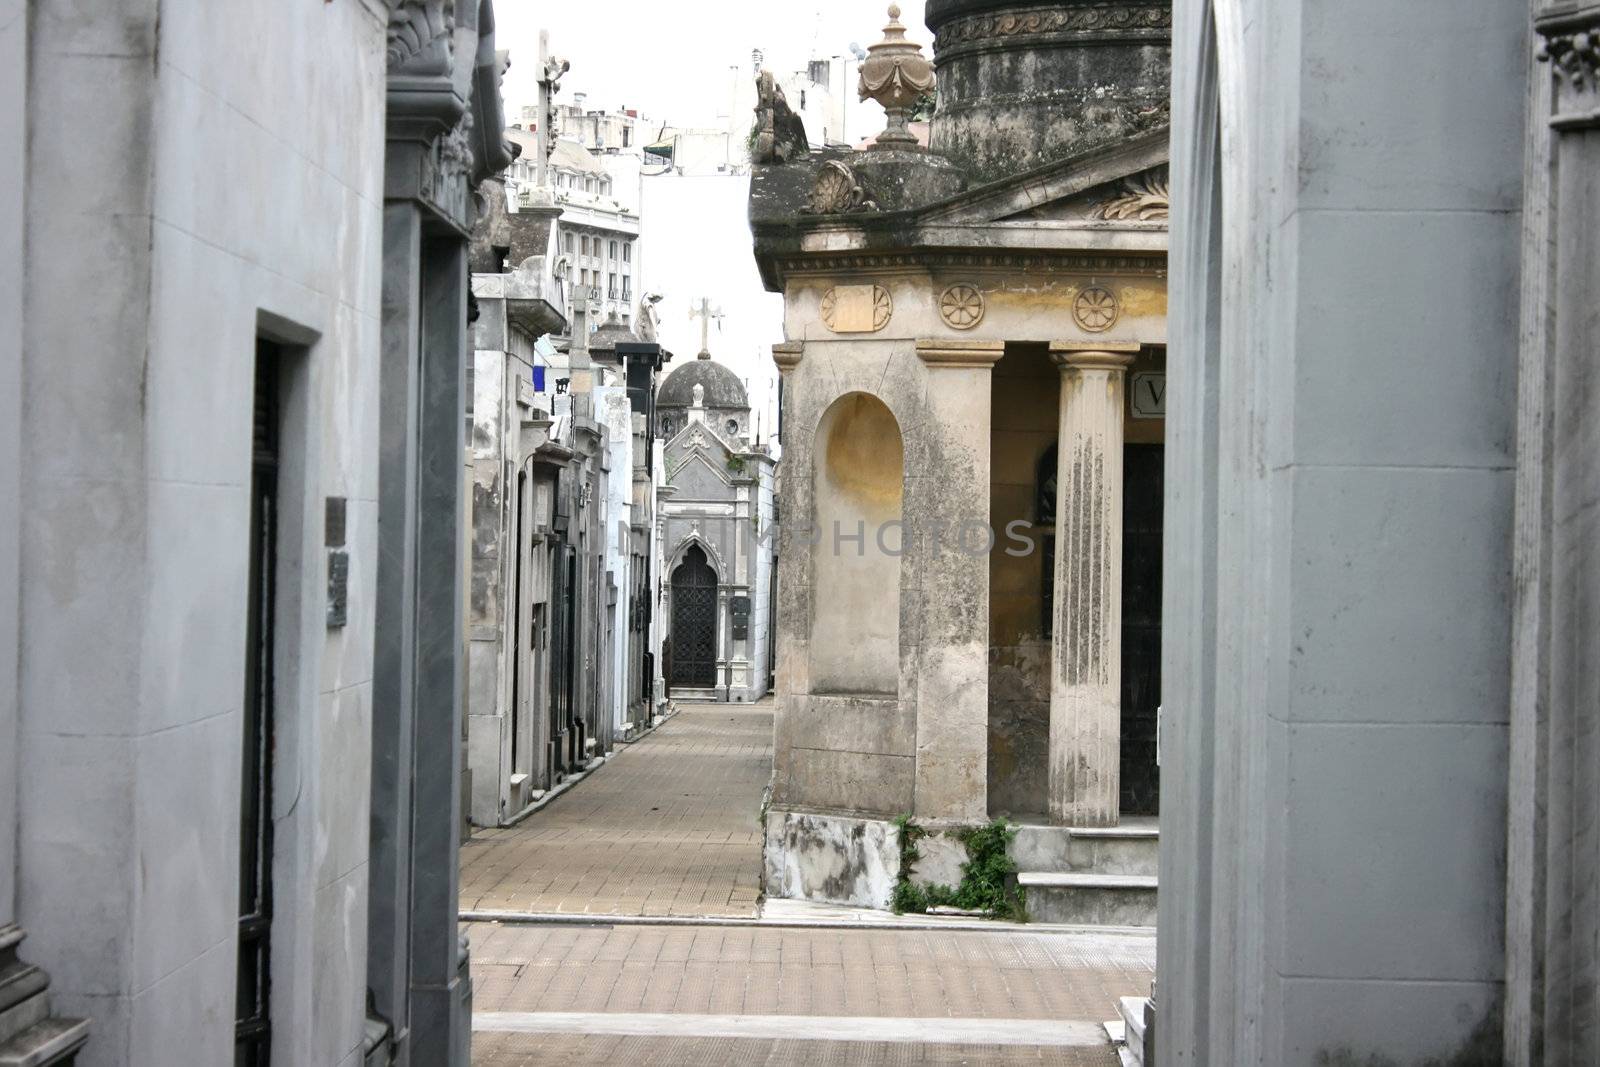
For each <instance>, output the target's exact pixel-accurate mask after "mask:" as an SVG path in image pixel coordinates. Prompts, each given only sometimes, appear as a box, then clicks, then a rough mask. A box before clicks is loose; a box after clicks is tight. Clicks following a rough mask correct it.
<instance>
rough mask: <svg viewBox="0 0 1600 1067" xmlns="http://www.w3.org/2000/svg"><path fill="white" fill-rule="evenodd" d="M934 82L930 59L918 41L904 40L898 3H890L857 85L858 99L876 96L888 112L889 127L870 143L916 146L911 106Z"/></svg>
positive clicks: (897, 146) (931, 88)
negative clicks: (876, 40) (912, 129)
mask: <svg viewBox="0 0 1600 1067" xmlns="http://www.w3.org/2000/svg"><path fill="white" fill-rule="evenodd" d="M935 84H936V80H935V78H934V73H933V62H932V61H931V60H930V59H928V57H926V56H924V55H923V54H922V46H921V45H919V44H914V43H913V42H911V41H908V40H906V28H905V26H903V25H901V23H900V5H899V4H890V5H889V25H887V26H885V27H884V28H883V40H881V41H879V42H878V43H877V44H875V45H873V46H872V47H871V48H869V49H867V58H866V59H865V60H864V61H863V62H862V64H861V82H860V85H859V87H858V88H859V92H860V96H861V99H863V100H876V101H877V102H878V103H880V104H882V105H883V110H884V111H886V112H887V113H888V116H889V128H888V129H886V130H884V131H883V133H881V134H879V135H878V139H877V143H876V144H875V145H874V146H873V147H875V148H882V149H890V148H901V149H904V148H911V149H915V148H917V147H918V145H917V138H916V136H915V135H913V134H912V132H911V130H910V129H909V125H910V122H911V110H912V108H913V106H915V104H916V102H917V101H918V100H919V99H921V98H922V97H923V96H924V95H926V94H927V93H930V92H932V91H933V87H934V85H935Z"/></svg>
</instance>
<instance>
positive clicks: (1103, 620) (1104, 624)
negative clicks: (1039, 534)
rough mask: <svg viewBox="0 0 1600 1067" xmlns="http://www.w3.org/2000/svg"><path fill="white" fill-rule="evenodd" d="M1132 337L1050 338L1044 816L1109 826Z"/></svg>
mask: <svg viewBox="0 0 1600 1067" xmlns="http://www.w3.org/2000/svg"><path fill="white" fill-rule="evenodd" d="M1138 350H1139V346H1138V345H1137V344H1101V345H1094V346H1090V345H1078V344H1074V343H1061V344H1054V345H1051V350H1050V354H1051V358H1052V359H1053V360H1055V361H1056V363H1057V365H1058V366H1059V367H1060V368H1061V431H1060V438H1059V442H1060V443H1059V448H1058V455H1059V458H1058V466H1057V468H1056V560H1055V578H1054V586H1053V588H1054V596H1055V607H1054V611H1055V635H1054V639H1053V642H1052V644H1051V649H1050V660H1051V662H1050V779H1049V783H1050V784H1049V790H1050V796H1049V803H1050V817H1051V818H1052V819H1053V820H1054V821H1055V822H1057V823H1059V824H1061V825H1065V826H1115V825H1116V824H1117V820H1118V817H1119V809H1118V790H1119V787H1120V779H1121V774H1120V771H1121V760H1122V444H1123V428H1122V420H1123V406H1124V400H1123V396H1124V390H1123V380H1124V377H1125V374H1126V371H1127V367H1128V364H1129V363H1131V362H1133V356H1134V353H1136V352H1138Z"/></svg>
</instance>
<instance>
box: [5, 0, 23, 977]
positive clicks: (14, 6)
mask: <svg viewBox="0 0 1600 1067" xmlns="http://www.w3.org/2000/svg"><path fill="white" fill-rule="evenodd" d="M27 28H28V5H27V4H26V3H25V2H24V0H0V85H3V86H4V90H3V93H0V95H4V97H5V98H6V99H7V100H10V101H13V104H12V106H11V107H8V108H6V109H5V111H4V113H3V114H0V189H4V190H5V192H4V193H3V194H0V244H4V245H5V246H6V247H7V248H11V249H17V250H20V249H21V248H22V244H23V234H24V231H25V229H26V219H27V213H26V208H25V203H24V196H25V190H26V188H27V184H28V183H27V162H28V153H27V109H26V107H25V104H26V99H27V88H28V64H27V58H28V34H27ZM22 285H23V277H22V255H21V253H20V251H17V252H13V253H12V254H11V255H8V256H6V257H5V258H4V260H3V261H0V931H3V930H4V929H5V928H6V926H7V924H9V923H10V922H12V921H13V920H14V919H15V918H16V911H15V907H16V875H17V838H16V830H17V636H18V610H19V599H18V580H19V575H20V572H19V570H18V567H19V565H20V557H19V548H18V537H19V533H20V531H19V527H18V521H19V518H20V516H21V514H22V481H21V479H22V348H23V343H22ZM3 1007H4V1005H3V1004H0V1008H3Z"/></svg>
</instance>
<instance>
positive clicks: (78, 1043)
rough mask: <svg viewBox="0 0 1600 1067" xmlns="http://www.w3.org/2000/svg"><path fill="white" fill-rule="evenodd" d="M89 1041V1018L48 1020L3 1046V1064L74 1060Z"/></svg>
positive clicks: (41, 1065)
mask: <svg viewBox="0 0 1600 1067" xmlns="http://www.w3.org/2000/svg"><path fill="white" fill-rule="evenodd" d="M88 1040H89V1020H87V1019H54V1018H51V1019H45V1020H44V1021H43V1022H40V1023H37V1024H35V1025H33V1026H31V1027H29V1028H28V1029H26V1030H24V1031H22V1033H20V1034H17V1035H16V1036H15V1037H13V1038H12V1039H11V1040H10V1041H7V1042H6V1043H5V1044H4V1045H0V1067H50V1065H52V1064H65V1063H71V1062H72V1060H73V1058H74V1057H75V1056H76V1055H77V1054H78V1051H79V1050H80V1049H82V1048H83V1045H84V1043H85V1042H86V1041H88Z"/></svg>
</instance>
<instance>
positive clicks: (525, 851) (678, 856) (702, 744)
mask: <svg viewBox="0 0 1600 1067" xmlns="http://www.w3.org/2000/svg"><path fill="white" fill-rule="evenodd" d="M771 776H772V707H771V704H770V702H763V703H759V704H752V705H738V704H734V705H726V704H702V705H685V706H682V707H681V710H680V711H679V712H678V714H677V715H675V716H673V717H672V718H671V719H669V720H668V721H667V722H666V723H664V724H663V725H662V726H661V727H660V728H659V729H657V730H656V731H655V733H653V734H651V735H650V736H648V737H646V738H644V739H643V740H642V741H639V742H637V743H636V744H633V745H630V746H627V747H625V748H623V749H622V750H621V751H620V752H619V753H618V755H617V756H616V757H615V758H614V759H613V760H612V761H611V762H608V763H607V764H606V765H605V766H603V767H601V768H600V769H599V770H598V771H596V772H595V773H594V774H593V775H591V776H590V777H589V778H588V779H586V780H584V781H582V782H579V783H577V784H576V785H575V786H574V787H573V788H572V790H571V791H570V792H568V793H566V794H564V795H563V796H561V797H558V798H557V799H556V800H555V801H553V802H552V803H551V804H550V806H549V807H547V808H545V809H543V810H542V811H539V812H536V813H535V814H533V815H532V816H530V817H529V818H528V819H527V820H526V821H525V822H523V823H521V824H520V825H518V826H514V827H511V828H509V829H504V830H478V831H476V832H474V834H473V835H472V839H471V840H470V841H469V842H467V844H466V845H465V846H463V848H462V850H461V908H462V910H463V911H517V912H538V913H569V914H593V915H645V916H651V915H673V916H718V917H726V916H753V915H754V914H755V912H756V903H757V899H758V896H759V894H760V874H761V824H760V816H761V797H762V792H763V791H764V790H765V788H766V785H767V782H768V780H769V779H770V778H771Z"/></svg>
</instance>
